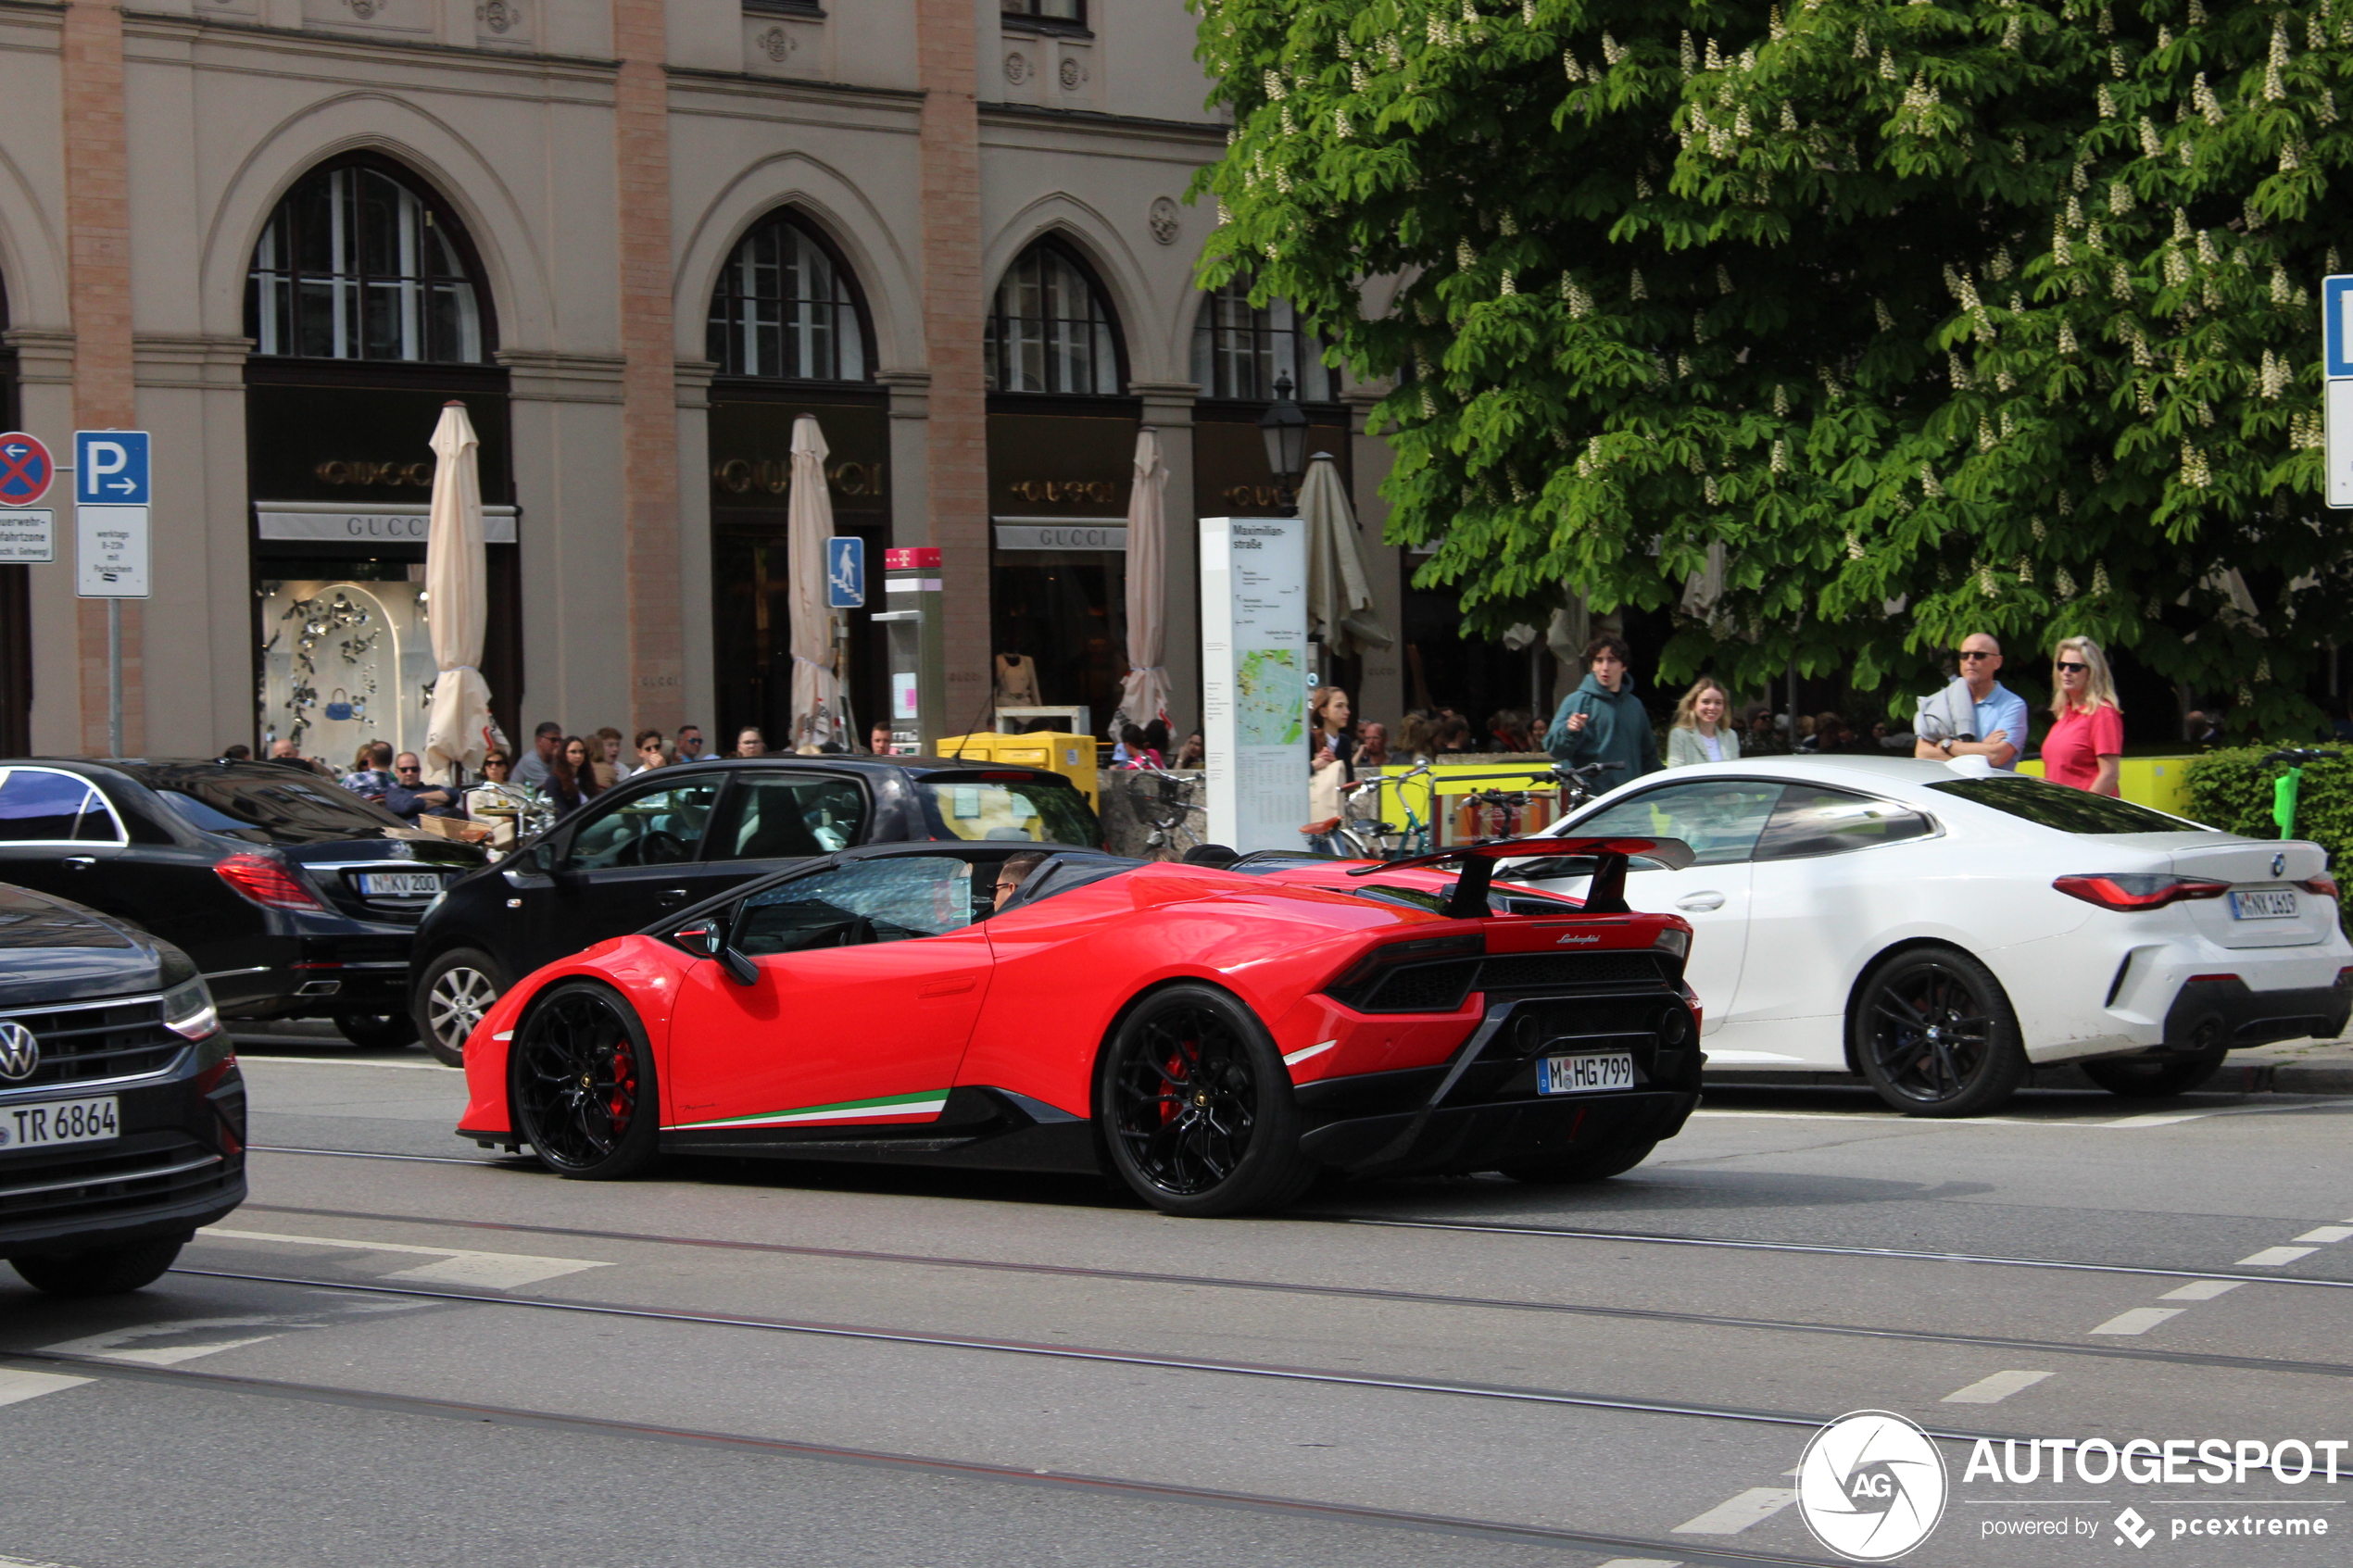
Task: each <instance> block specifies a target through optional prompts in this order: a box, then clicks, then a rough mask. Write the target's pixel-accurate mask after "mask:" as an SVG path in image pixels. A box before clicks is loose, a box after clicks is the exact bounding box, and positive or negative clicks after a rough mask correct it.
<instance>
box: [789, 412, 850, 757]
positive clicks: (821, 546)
mask: <svg viewBox="0 0 2353 1568" xmlns="http://www.w3.org/2000/svg"><path fill="white" fill-rule="evenodd" d="M825 453H826V446H825V435H824V432H823V431H821V430H819V429H818V428H817V416H816V415H814V414H803V415H801V416H800V417H799V419H797V420H793V422H792V495H791V498H790V500H789V501H788V502H787V504H786V514H785V515H786V523H787V528H788V533H787V534H786V551H787V554H788V556H789V558H790V568H789V570H790V571H791V573H792V734H793V744H794V745H796V746H822V745H824V743H825V742H826V741H828V740H831V739H833V738H834V728H835V725H836V724H837V721H838V715H837V712H836V709H835V705H836V702H837V699H838V697H839V696H840V694H841V682H840V681H839V680H838V679H837V677H836V675H835V672H834V636H833V612H832V611H830V610H828V609H827V608H825V541H826V540H827V539H828V538H831V537H832V536H833V532H834V503H833V497H832V496H831V495H828V494H827V493H826V491H825Z"/></svg>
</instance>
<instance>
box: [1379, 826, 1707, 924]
mask: <svg viewBox="0 0 2353 1568" xmlns="http://www.w3.org/2000/svg"><path fill="white" fill-rule="evenodd" d="M1564 855H1579V856H1586V855H1590V856H1592V859H1593V880H1592V884H1590V885H1589V886H1588V887H1587V888H1586V890H1585V912H1586V913H1587V914H1592V915H1622V914H1629V913H1631V912H1632V911H1631V910H1630V909H1629V907H1628V905H1627V902H1626V865H1627V862H1628V861H1629V860H1630V859H1633V858H1634V857H1635V856H1637V855H1640V856H1641V857H1642V859H1645V860H1655V861H1657V862H1658V863H1659V864H1660V865H1662V866H1665V867H1667V869H1669V870H1670V871H1680V870H1682V869H1683V868H1684V867H1685V866H1688V865H1690V864H1691V863H1692V860H1693V859H1697V857H1695V856H1694V855H1693V854H1692V847H1691V846H1690V845H1688V844H1686V843H1684V842H1683V841H1682V840H1681V839H1680V838H1504V839H1498V840H1496V841H1495V842H1494V843H1492V844H1458V845H1456V846H1455V847H1453V848H1452V849H1441V850H1440V851H1438V853H1436V854H1434V855H1416V856H1415V857H1414V858H1413V859H1410V860H1390V861H1388V862H1386V863H1384V864H1378V865H1370V866H1365V867H1363V868H1361V869H1359V870H1356V871H1352V872H1349V873H1348V874H1349V875H1350V876H1371V875H1373V874H1374V873H1375V872H1395V871H1407V870H1411V869H1414V868H1416V867H1426V866H1441V865H1444V864H1445V863H1446V862H1448V861H1449V860H1460V861H1462V862H1463V871H1462V875H1461V876H1460V877H1458V878H1457V879H1456V880H1455V883H1454V891H1453V896H1452V897H1449V898H1448V899H1447V900H1446V909H1445V911H1444V912H1445V913H1446V914H1447V915H1449V916H1451V917H1453V919H1456V920H1482V919H1485V918H1486V917H1487V916H1489V915H1491V914H1492V913H1493V912H1494V911H1493V910H1492V909H1490V908H1489V907H1488V903H1487V890H1488V888H1489V887H1490V886H1491V884H1493V883H1494V880H1495V865H1496V862H1497V861H1499V860H1521V859H1554V858H1555V857H1558V856H1564Z"/></svg>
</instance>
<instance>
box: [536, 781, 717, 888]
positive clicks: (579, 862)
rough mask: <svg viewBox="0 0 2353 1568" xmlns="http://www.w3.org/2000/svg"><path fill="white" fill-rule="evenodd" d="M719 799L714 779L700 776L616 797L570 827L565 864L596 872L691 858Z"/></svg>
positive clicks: (675, 862) (576, 869)
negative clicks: (621, 798)
mask: <svg viewBox="0 0 2353 1568" xmlns="http://www.w3.org/2000/svg"><path fill="white" fill-rule="evenodd" d="M718 798H719V781H718V780H717V779H715V778H702V779H697V780H695V781H694V782H693V783H691V784H678V785H676V786H674V787H673V788H670V789H655V790H648V791H647V792H646V793H644V794H643V795H633V796H631V797H629V798H628V799H626V800H620V801H615V802H614V803H613V804H612V805H610V806H608V807H606V808H604V809H602V810H600V811H598V813H597V814H596V815H595V816H593V817H591V818H589V819H588V820H587V821H586V822H583V823H581V824H580V826H579V828H578V829H577V830H575V831H574V832H573V835H572V854H571V859H570V860H569V861H568V864H569V865H570V866H571V868H572V869H573V871H601V870H603V869H605V868H607V867H612V866H668V865H675V864H677V863H678V862H680V861H682V860H691V859H694V858H695V850H696V848H697V847H698V846H699V845H700V844H701V843H702V836H703V830H704V829H705V828H707V827H709V826H710V824H711V806H712V805H713V803H715V802H716V801H717V800H718Z"/></svg>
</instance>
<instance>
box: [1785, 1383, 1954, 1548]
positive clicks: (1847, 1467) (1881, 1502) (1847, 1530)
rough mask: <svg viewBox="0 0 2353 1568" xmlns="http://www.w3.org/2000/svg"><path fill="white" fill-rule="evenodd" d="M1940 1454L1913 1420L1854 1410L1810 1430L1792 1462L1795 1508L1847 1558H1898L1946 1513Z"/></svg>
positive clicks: (1818, 1535)
mask: <svg viewBox="0 0 2353 1568" xmlns="http://www.w3.org/2000/svg"><path fill="white" fill-rule="evenodd" d="M1945 1489H1946V1479H1945V1474H1944V1455H1943V1454H1941V1453H1939V1452H1937V1451H1936V1443H1935V1441H1934V1440H1933V1439H1932V1438H1931V1437H1930V1436H1929V1435H1928V1434H1927V1433H1925V1432H1923V1431H1921V1430H1920V1429H1919V1427H1918V1426H1916V1425H1914V1424H1912V1423H1910V1422H1908V1421H1906V1420H1905V1419H1904V1418H1903V1417H1902V1416H1900V1415H1894V1414H1891V1413H1890V1412H1888V1411H1854V1412H1853V1413H1852V1414H1849V1415H1843V1416H1840V1417H1839V1418H1838V1419H1837V1420H1836V1421H1833V1422H1831V1424H1829V1425H1827V1426H1825V1427H1823V1428H1822V1429H1821V1430H1820V1431H1819V1432H1817V1433H1816V1434H1814V1439H1813V1441H1811V1442H1809V1443H1807V1444H1806V1457H1805V1458H1804V1459H1803V1460H1801V1461H1798V1467H1797V1512H1798V1513H1799V1515H1800V1516H1801V1517H1803V1518H1804V1519H1805V1521H1806V1528H1807V1529H1809V1530H1811V1531H1813V1532H1814V1538H1815V1539H1816V1540H1818V1541H1819V1542H1821V1543H1822V1544H1823V1545H1824V1546H1826V1547H1828V1548H1829V1549H1831V1550H1832V1551H1834V1552H1836V1553H1837V1554H1838V1555H1839V1556H1841V1557H1843V1558H1845V1559H1846V1560H1847V1561H1849V1562H1892V1561H1894V1559H1896V1558H1899V1557H1901V1556H1903V1555H1904V1554H1905V1553H1906V1552H1907V1551H1909V1550H1911V1549H1913V1548H1914V1547H1916V1546H1918V1545H1919V1544H1920V1543H1921V1542H1922V1541H1924V1540H1926V1539H1928V1537H1929V1532H1930V1531H1931V1530H1933V1529H1935V1528H1936V1522H1937V1521H1938V1520H1939V1519H1941V1518H1943V1517H1944V1499H1945Z"/></svg>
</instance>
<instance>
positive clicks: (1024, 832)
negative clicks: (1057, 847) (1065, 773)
mask: <svg viewBox="0 0 2353 1568" xmlns="http://www.w3.org/2000/svg"><path fill="white" fill-rule="evenodd" d="M915 795H916V797H917V798H918V799H920V800H921V801H922V802H923V809H924V819H925V821H924V826H925V829H926V830H927V832H928V834H929V836H931V837H933V838H942V839H945V838H963V839H1004V840H1026V841H1027V842H1029V843H1032V844H1068V845H1073V846H1076V847H1081V848H1088V849H1092V848H1096V847H1099V846H1101V843H1102V841H1103V830H1102V829H1101V827H1099V826H1098V825H1097V824H1096V822H1095V813H1094V810H1093V809H1092V808H1091V807H1089V806H1088V804H1087V797H1085V796H1083V795H1081V794H1079V793H1078V791H1077V790H1076V789H1074V788H1072V787H1071V786H1069V785H1068V784H1062V783H1060V782H1058V781H1055V782H1049V781H1044V780H1027V779H1025V780H1022V781H1021V782H1019V783H1013V782H1011V781H1009V780H1000V779H992V778H989V777H988V776H987V775H978V776H972V775H967V776H965V777H959V776H957V775H955V774H953V773H950V774H949V775H947V776H945V777H940V778H929V779H917V780H916V781H915Z"/></svg>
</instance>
